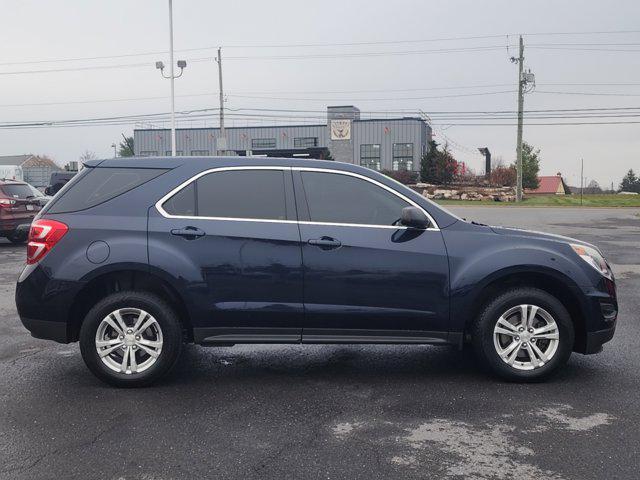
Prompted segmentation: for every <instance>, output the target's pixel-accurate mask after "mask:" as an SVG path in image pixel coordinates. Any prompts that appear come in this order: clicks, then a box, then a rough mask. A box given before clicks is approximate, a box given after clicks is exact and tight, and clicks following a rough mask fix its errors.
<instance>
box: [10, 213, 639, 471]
mask: <svg viewBox="0 0 640 480" xmlns="http://www.w3.org/2000/svg"><path fill="white" fill-rule="evenodd" d="M452 210H454V211H455V212H456V213H457V214H458V215H460V216H463V217H467V218H469V219H474V220H477V221H480V222H484V223H489V224H494V225H496V224H500V225H512V226H517V227H522V228H529V229H534V230H543V231H550V232H553V233H559V234H563V235H569V236H573V237H576V238H580V239H583V240H586V241H589V242H591V243H595V244H597V245H598V246H600V247H601V248H602V250H603V251H604V252H605V254H606V255H607V257H608V258H609V260H610V261H611V263H612V264H613V268H614V272H615V274H616V276H617V279H618V288H619V290H618V291H619V298H620V315H619V320H618V330H617V332H616V336H615V337H614V339H613V340H612V341H611V342H610V343H609V344H607V345H605V349H604V351H603V352H602V353H600V354H598V355H592V356H582V355H579V354H574V355H573V356H572V357H571V359H570V361H569V363H568V365H567V367H566V368H565V369H564V370H563V371H562V372H561V373H560V374H559V375H557V376H556V377H554V378H553V379H552V380H550V381H548V382H546V383H540V384H527V385H519V384H511V383H505V382H502V381H499V380H496V379H495V378H493V377H491V376H489V375H488V374H487V373H485V372H484V371H483V370H482V369H481V368H480V367H479V366H478V365H477V363H476V361H475V360H474V358H473V356H472V355H471V354H469V353H467V352H459V351H457V350H455V349H453V348H448V347H431V346H298V345H296V346H280V345H272V346H236V347H219V348H201V347H196V346H190V347H188V348H186V349H185V352H184V354H183V355H182V357H181V359H180V360H179V363H178V365H177V368H175V370H174V371H173V372H172V373H171V375H170V376H169V377H168V378H167V379H166V380H165V381H163V382H162V383H160V384H159V385H156V386H153V387H151V388H146V389H138V390H120V389H114V388H111V387H108V386H106V385H104V384H102V383H100V382H99V381H98V380H97V379H96V378H94V377H93V376H92V375H91V374H90V373H89V371H88V370H87V369H86V368H85V366H84V364H83V362H82V359H81V358H80V353H79V349H78V346H77V344H71V345H60V344H56V343H52V342H47V341H42V340H36V339H33V338H31V337H30V336H29V334H28V333H27V331H26V330H25V329H24V328H23V327H22V325H21V324H20V321H19V319H18V317H17V314H16V310H15V304H14V299H13V292H14V286H15V280H16V277H17V275H18V273H19V271H20V269H21V267H22V262H23V260H24V256H25V252H24V250H25V248H24V247H23V246H14V245H11V244H9V243H8V242H5V241H4V240H0V479H2V480H4V479H12V480H13V479H29V480H36V479H52V478H56V479H126V480H129V479H136V480H168V479H200V478H221V479H222V478H224V479H316V478H317V479H320V478H322V479H368V480H370V479H418V478H419V479H436V478H438V479H440V478H446V479H449V478H452V479H458V478H476V479H511V478H524V479H528V478H548V479H602V478H609V479H636V478H639V477H640V473H638V472H639V470H640V459H639V453H640V399H639V392H640V368H639V366H640V347H638V344H639V342H640V326H639V312H640V289H639V286H638V285H639V283H640V282H639V281H640V217H639V216H638V215H639V214H640V213H639V212H640V210H639V209H577V208H511V207H509V208H492V207H458V208H455V209H452Z"/></svg>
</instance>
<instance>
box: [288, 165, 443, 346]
mask: <svg viewBox="0 0 640 480" xmlns="http://www.w3.org/2000/svg"><path fill="white" fill-rule="evenodd" d="M294 178H295V187H296V198H297V204H298V208H299V216H300V220H301V221H300V233H301V239H302V252H303V263H304V303H305V323H304V329H303V342H317V343H325V342H326V343H332V342H381V343H384V342H417V343H421V342H438V341H441V340H444V339H446V335H447V330H448V316H449V300H448V285H449V266H448V260H447V254H446V250H445V246H444V241H443V239H442V235H441V233H440V231H439V230H438V229H437V227H436V226H435V225H433V226H432V227H431V228H429V229H426V230H416V229H411V228H406V227H402V226H397V223H398V220H399V218H400V216H401V212H402V209H403V208H404V207H407V206H410V205H414V206H415V204H413V203H410V200H409V199H407V198H406V197H404V196H402V195H400V194H399V193H397V192H394V191H393V190H391V189H390V188H388V187H386V186H385V185H383V184H381V183H378V182H376V181H375V180H372V179H368V178H367V177H364V176H360V175H357V174H352V173H349V172H340V171H332V172H327V171H321V170H313V169H298V170H296V171H294Z"/></svg>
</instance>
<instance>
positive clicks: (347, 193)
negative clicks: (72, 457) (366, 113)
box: [16, 157, 618, 386]
mask: <svg viewBox="0 0 640 480" xmlns="http://www.w3.org/2000/svg"><path fill="white" fill-rule="evenodd" d="M16 303H17V307H18V312H19V314H20V318H21V320H22V322H23V324H24V325H25V327H26V328H27V329H29V330H30V331H31V334H32V335H33V336H34V337H37V338H45V339H51V340H55V341H57V342H62V343H69V342H75V341H79V342H80V350H81V353H82V357H83V359H84V361H85V363H86V365H87V366H88V368H89V369H90V370H91V371H92V372H93V373H94V374H95V375H96V376H98V377H99V378H100V379H102V380H104V381H106V382H108V383H110V384H113V385H116V386H141V385H147V384H149V383H151V382H153V381H155V380H157V379H158V378H160V377H161V376H162V375H164V374H165V373H167V371H169V369H171V367H172V366H173V365H174V363H175V362H176V360H177V358H178V355H179V354H180V350H181V348H182V345H183V343H185V342H191V343H196V344H199V345H224V346H230V345H234V344H240V343H302V344H331V343H333V344H336V343H342V344H349V343H370V344H447V345H454V346H457V347H459V348H463V347H464V346H465V345H471V346H472V347H473V349H474V351H475V353H476V354H477V356H478V358H479V359H480V360H481V361H482V363H483V364H484V365H485V366H486V367H488V369H489V370H491V371H493V372H494V373H495V374H497V375H499V376H501V377H503V378H506V379H508V380H514V381H533V380H539V379H542V378H544V377H547V376H548V375H549V374H551V373H552V372H554V371H557V370H558V368H559V367H561V366H562V365H564V364H565V363H566V361H567V359H568V358H569V356H570V355H571V353H572V352H574V351H575V352H579V353H583V354H590V353H596V352H599V351H600V350H601V349H602V344H603V343H605V342H607V341H609V340H610V339H611V338H612V336H613V333H614V330H615V325H616V317H617V312H618V304H617V300H616V287H615V282H614V277H613V274H612V272H611V269H610V267H609V264H608V263H607V261H606V260H605V259H604V257H603V255H602V253H601V252H600V250H599V249H598V248H597V247H595V246H593V245H589V244H587V243H584V242H582V241H579V240H575V239H572V238H566V237H560V236H556V235H549V234H544V233H537V232H530V231H524V230H515V229H509V228H502V227H491V226H486V225H481V224H478V223H474V222H468V221H465V220H463V219H461V218H458V217H456V216H455V215H453V214H451V213H449V212H448V211H446V210H445V209H443V208H442V207H440V206H438V205H436V204H434V203H433V202H431V201H429V200H427V199H425V198H423V197H422V196H421V195H419V194H418V193H416V192H414V191H413V190H411V189H409V188H407V187H405V186H403V185H401V184H399V183H397V182H395V181H394V180H392V179H390V178H388V177H386V176H384V175H382V174H380V173H377V172H375V171H372V170H369V169H366V168H362V167H359V166H355V165H350V164H344V163H338V162H332V161H322V160H299V159H276V158H251V157H221V158H216V157H206V158H194V157H174V158H129V159H113V160H103V161H98V160H96V161H90V162H88V163H87V164H86V168H84V169H83V170H82V171H81V172H80V173H79V174H78V175H76V176H75V177H74V178H73V179H72V180H71V181H70V182H69V183H68V184H67V185H65V187H64V188H63V189H62V190H61V191H60V192H58V193H57V194H56V196H55V197H54V198H53V200H52V201H51V202H49V204H48V205H47V206H46V207H45V208H44V209H43V210H42V211H41V212H40V213H39V214H38V215H37V217H36V218H35V220H34V222H33V224H32V225H31V229H30V231H29V238H28V245H27V262H26V266H25V267H24V270H23V271H22V273H21V274H20V277H19V280H18V284H17V289H16Z"/></svg>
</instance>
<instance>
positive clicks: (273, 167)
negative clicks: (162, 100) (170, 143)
mask: <svg viewBox="0 0 640 480" xmlns="http://www.w3.org/2000/svg"><path fill="white" fill-rule="evenodd" d="M233 170H281V171H283V172H284V171H297V172H321V173H333V174H338V175H347V176H351V177H356V178H360V179H362V180H365V181H367V182H370V183H372V184H374V185H376V186H378V187H380V188H383V189H384V190H387V191H388V192H391V193H392V194H394V195H396V196H397V197H399V198H401V199H402V200H404V201H405V202H407V203H409V204H410V205H412V206H414V207H416V208H419V209H420V210H422V211H423V212H424V214H425V215H426V216H427V218H428V219H429V222H430V223H431V225H433V226H431V227H429V228H426V229H425V231H440V228H439V227H438V224H437V223H436V221H435V220H434V219H433V217H432V216H431V215H429V212H427V211H426V210H425V209H424V208H422V207H421V206H420V205H418V204H417V203H416V202H414V201H413V200H411V199H410V198H408V197H406V196H404V195H403V194H401V193H400V192H397V191H396V190H394V189H393V188H391V187H388V186H387V185H385V184H383V183H380V182H378V181H377V180H374V179H372V178H369V177H366V176H364V175H360V174H359V173H354V172H348V171H345V170H334V169H329V168H314V167H284V166H277V165H243V166H238V167H217V168H210V169H208V170H204V171H203V172H200V173H198V174H196V175H194V176H193V177H191V178H189V179H188V180H185V181H184V182H182V183H181V184H180V185H178V186H177V187H175V188H174V189H173V190H171V191H170V192H169V193H167V194H165V195H164V196H163V197H162V198H160V200H158V201H157V202H156V203H155V207H156V210H157V211H158V213H160V215H162V216H163V217H165V218H178V219H184V220H217V221H220V220H226V221H230V222H264V223H290V224H302V225H328V226H334V227H361V228H384V229H393V230H406V229H407V228H408V227H405V226H402V225H397V226H396V225H369V224H362V223H333V222H311V221H303V220H275V219H264V218H236V217H204V216H195V215H171V214H169V213H167V212H166V211H165V210H164V208H162V204H163V203H165V202H166V201H167V200H169V199H170V198H171V197H172V196H174V195H175V194H176V193H178V192H179V191H180V190H182V189H183V188H185V187H186V186H187V185H189V184H190V183H191V182H195V181H196V180H198V179H199V178H200V177H203V176H205V175H208V174H210V173H217V172H225V171H233Z"/></svg>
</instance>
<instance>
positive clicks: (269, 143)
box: [251, 138, 276, 149]
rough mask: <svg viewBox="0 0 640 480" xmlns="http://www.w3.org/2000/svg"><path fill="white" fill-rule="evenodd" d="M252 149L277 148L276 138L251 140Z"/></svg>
mask: <svg viewBox="0 0 640 480" xmlns="http://www.w3.org/2000/svg"><path fill="white" fill-rule="evenodd" d="M251 148H256V149H259V148H276V139H275V138H253V139H252V140H251Z"/></svg>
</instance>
